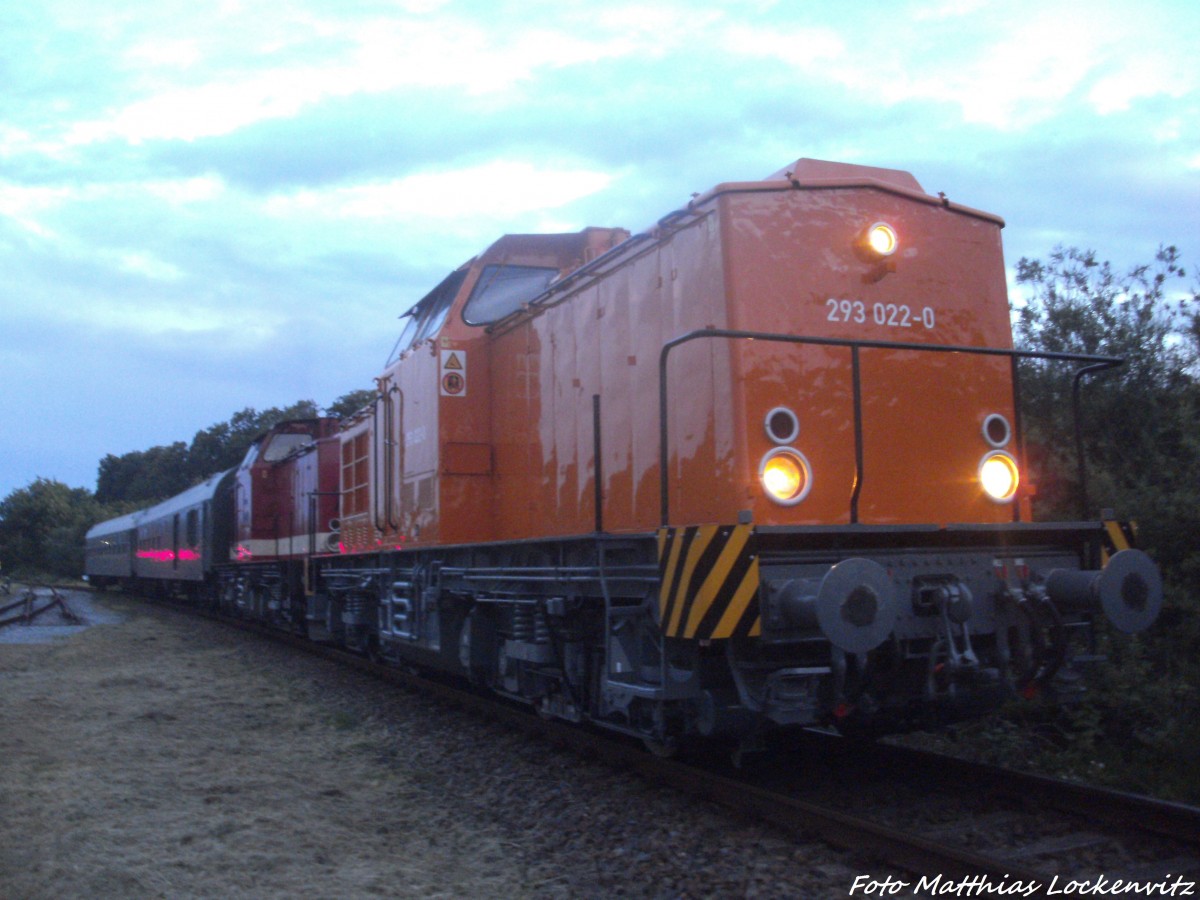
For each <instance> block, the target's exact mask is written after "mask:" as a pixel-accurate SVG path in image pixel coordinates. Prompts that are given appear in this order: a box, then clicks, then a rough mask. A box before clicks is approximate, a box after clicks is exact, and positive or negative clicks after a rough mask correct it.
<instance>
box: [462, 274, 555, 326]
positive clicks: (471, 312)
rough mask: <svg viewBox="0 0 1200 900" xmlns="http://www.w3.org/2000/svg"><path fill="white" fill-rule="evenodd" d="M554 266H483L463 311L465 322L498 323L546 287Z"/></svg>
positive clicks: (551, 276)
mask: <svg viewBox="0 0 1200 900" xmlns="http://www.w3.org/2000/svg"><path fill="white" fill-rule="evenodd" d="M556 275H558V269H544V268H540V267H535V266H485V267H484V269H483V274H481V275H480V276H479V281H478V282H477V283H476V285H475V290H473V291H471V298H470V299H469V300H467V306H466V308H465V309H464V310H463V319H464V320H465V321H466V323H467V324H468V325H488V324H490V323H492V322H499V321H500V320H501V319H503V318H504V317H505V316H508V315H511V314H512V313H514V312H516V311H517V310H518V309H520V308H521V304H522V303H528V302H529V301H530V300H532V299H533V298H534V297H536V296H537V295H538V294H540V293H542V291H544V290H546V288H547V287H549V286H550V282H551V281H553V280H554V277H555V276H556Z"/></svg>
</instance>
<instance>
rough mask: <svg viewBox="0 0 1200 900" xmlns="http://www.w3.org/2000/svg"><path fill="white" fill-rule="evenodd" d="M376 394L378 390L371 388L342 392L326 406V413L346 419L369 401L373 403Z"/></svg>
mask: <svg viewBox="0 0 1200 900" xmlns="http://www.w3.org/2000/svg"><path fill="white" fill-rule="evenodd" d="M376 396H377V394H376V392H375V391H373V390H371V389H370V388H365V389H363V390H359V391H351V392H350V393H348V394H342V396H340V397H338V398H337V399H336V400H334V401H333V403H331V404H330V405H329V406H327V407H326V408H325V415H327V416H337V417H338V418H339V419H344V418H346V417H347V416H351V415H353V414H354V413H356V412H358V411H359V410H360V409H362V408H363V407H364V406H367V405H368V404H369V403H373V402H374V401H375V397H376Z"/></svg>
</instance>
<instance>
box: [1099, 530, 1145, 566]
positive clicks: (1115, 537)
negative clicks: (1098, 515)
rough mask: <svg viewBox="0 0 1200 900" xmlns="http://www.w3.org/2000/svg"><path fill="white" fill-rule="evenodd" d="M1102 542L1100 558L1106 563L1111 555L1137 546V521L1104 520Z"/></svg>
mask: <svg viewBox="0 0 1200 900" xmlns="http://www.w3.org/2000/svg"><path fill="white" fill-rule="evenodd" d="M1102 540H1103V543H1102V549H1103V553H1102V559H1101V561H1102V562H1103V563H1104V565H1106V566H1107V565H1108V561H1109V559H1110V558H1111V557H1113V556H1115V555H1116V554H1118V553H1120V552H1121V551H1122V550H1128V549H1130V548H1131V547H1136V546H1137V523H1136V522H1117V521H1115V520H1114V519H1105V520H1104V537H1103V539H1102Z"/></svg>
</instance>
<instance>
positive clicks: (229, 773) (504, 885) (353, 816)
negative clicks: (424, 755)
mask: <svg viewBox="0 0 1200 900" xmlns="http://www.w3.org/2000/svg"><path fill="white" fill-rule="evenodd" d="M98 605H99V606H100V607H102V608H107V609H108V610H110V611H112V612H115V613H117V614H119V615H120V617H121V618H122V621H121V622H120V623H119V624H106V625H98V626H96V627H93V628H89V629H87V630H86V631H83V632H82V633H76V634H72V635H71V636H70V637H69V638H66V639H64V640H59V641H55V642H53V643H48V644H0V896H2V897H6V898H26V897H28V898H43V897H44V898H50V897H54V898H67V897H96V898H109V897H171V898H177V897H274V896H289V897H335V896H336V897H347V896H351V897H352V896H421V897H438V896H445V897H485V896H486V897H513V896H523V895H528V894H530V893H540V892H541V891H542V890H543V889H544V887H545V881H544V879H545V877H546V876H545V873H544V872H540V871H539V870H537V869H536V868H535V867H531V866H530V865H528V864H527V863H526V861H525V859H524V853H523V852H522V849H521V848H520V847H517V846H514V845H513V844H511V843H510V842H508V841H506V840H505V837H504V834H503V832H502V831H501V830H500V829H498V828H495V827H494V826H492V825H490V824H489V823H487V822H486V821H479V819H478V818H477V817H473V816H472V815H471V811H470V810H469V809H464V808H456V804H455V802H454V800H453V798H449V799H448V798H446V797H445V796H443V795H441V794H440V793H439V792H437V791H433V790H429V789H427V788H426V787H424V786H423V785H422V784H421V783H420V779H419V777H417V776H418V775H419V771H418V772H416V773H415V774H414V772H413V771H412V770H405V769H403V768H401V767H397V766H394V765H389V764H388V763H387V755H388V753H393V752H394V751H392V750H388V749H387V748H388V747H391V746H393V745H394V740H389V739H388V736H387V734H386V729H384V728H381V727H377V726H376V725H375V723H372V722H371V721H364V720H363V718H362V716H361V714H360V713H359V712H358V711H356V710H355V709H354V708H353V706H352V705H351V706H347V705H346V704H345V703H343V702H341V700H340V698H339V695H338V690H337V687H336V685H337V682H338V679H339V677H344V676H339V675H338V673H337V672H336V671H335V670H334V669H335V667H332V666H330V665H329V664H326V663H323V662H322V661H320V660H310V659H304V658H297V656H296V654H294V653H292V652H291V651H287V650H284V649H282V648H276V647H272V646H269V645H266V644H264V643H263V642H262V641H260V640H258V639H255V638H252V637H247V636H242V635H239V634H237V633H234V632H231V631H230V630H228V629H225V628H221V627H220V626H217V625H214V624H212V623H208V622H204V621H193V620H189V619H186V618H183V617H181V616H179V615H177V614H172V613H170V612H165V611H158V610H153V609H148V608H147V607H144V606H142V605H140V604H137V603H132V602H127V601H124V600H120V599H101V600H99V601H98ZM331 685H333V687H331ZM539 884H541V886H542V887H541V888H539V887H538V885H539Z"/></svg>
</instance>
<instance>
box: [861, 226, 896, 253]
mask: <svg viewBox="0 0 1200 900" xmlns="http://www.w3.org/2000/svg"><path fill="white" fill-rule="evenodd" d="M864 242H865V243H866V245H867V248H868V249H869V250H870V251H871V252H872V253H874V254H876V255H877V256H891V255H892V254H893V253H895V252H896V247H898V246H899V239H898V238H897V237H896V229H894V228H893V227H892V226H891V225H889V224H887V223H886V222H876V223H875V224H874V225H872V226H871V227H870V228H868V229H867V232H866V236H865V238H864Z"/></svg>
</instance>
